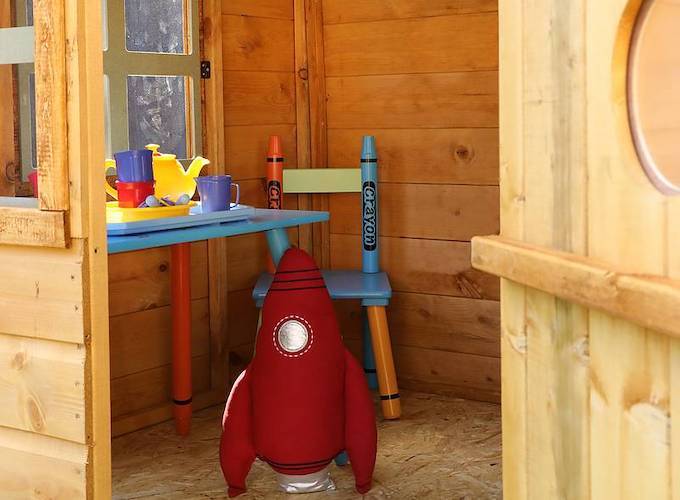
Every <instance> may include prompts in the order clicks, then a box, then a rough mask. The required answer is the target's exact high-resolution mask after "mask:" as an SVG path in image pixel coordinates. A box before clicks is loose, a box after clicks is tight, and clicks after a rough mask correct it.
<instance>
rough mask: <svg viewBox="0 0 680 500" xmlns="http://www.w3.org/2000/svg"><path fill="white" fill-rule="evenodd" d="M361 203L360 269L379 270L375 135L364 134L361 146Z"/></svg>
mask: <svg viewBox="0 0 680 500" xmlns="http://www.w3.org/2000/svg"><path fill="white" fill-rule="evenodd" d="M361 185H362V190H361V205H362V214H363V224H362V229H361V236H362V249H361V260H362V270H363V272H365V273H378V272H380V263H379V256H378V155H377V153H376V149H375V137H373V136H372V135H367V136H364V143H363V147H362V148H361Z"/></svg>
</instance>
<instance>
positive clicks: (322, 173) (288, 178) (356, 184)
mask: <svg viewBox="0 0 680 500" xmlns="http://www.w3.org/2000/svg"><path fill="white" fill-rule="evenodd" d="M283 191H284V192H285V193H360V192H361V169H360V168H299V169H287V170H284V171H283Z"/></svg>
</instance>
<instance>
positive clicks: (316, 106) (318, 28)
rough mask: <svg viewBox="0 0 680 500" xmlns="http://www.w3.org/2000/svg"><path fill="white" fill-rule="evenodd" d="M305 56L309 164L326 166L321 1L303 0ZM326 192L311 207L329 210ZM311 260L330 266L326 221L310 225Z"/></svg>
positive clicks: (326, 137)
mask: <svg viewBox="0 0 680 500" xmlns="http://www.w3.org/2000/svg"><path fill="white" fill-rule="evenodd" d="M305 10H306V23H307V46H308V51H307V57H308V63H309V65H308V68H309V72H308V75H309V76H308V78H309V84H308V85H309V96H310V97H309V107H310V108H309V109H310V120H309V124H310V132H311V134H310V139H311V159H310V161H311V167H312V168H326V167H328V160H329V158H328V131H327V128H328V123H327V113H326V71H325V59H324V46H323V2H322V1H321V0H306V2H305ZM328 207H329V203H328V195H323V194H322V195H315V196H314V197H313V200H312V208H313V209H314V210H328ZM312 231H313V233H312V234H313V241H314V243H313V248H314V259H315V260H316V262H317V264H318V265H319V266H320V267H329V266H330V260H331V259H330V227H329V225H328V222H323V223H321V224H314V226H313V229H312Z"/></svg>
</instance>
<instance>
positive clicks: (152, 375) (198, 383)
mask: <svg viewBox="0 0 680 500" xmlns="http://www.w3.org/2000/svg"><path fill="white" fill-rule="evenodd" d="M191 365H192V373H191V375H192V377H191V378H192V384H193V387H192V389H193V392H194V393H197V394H198V393H201V392H205V391H207V390H208V389H209V388H210V356H209V355H202V356H195V357H193V358H192V360H191ZM171 401H172V366H171V365H169V364H168V365H164V366H160V367H158V368H154V369H151V370H147V371H145V372H140V373H134V374H132V375H128V376H126V377H121V378H117V379H115V380H112V381H111V416H112V418H114V419H117V418H119V417H122V416H124V415H127V414H133V413H137V412H139V411H140V410H146V409H150V408H153V407H155V406H158V405H161V404H163V403H169V402H171Z"/></svg>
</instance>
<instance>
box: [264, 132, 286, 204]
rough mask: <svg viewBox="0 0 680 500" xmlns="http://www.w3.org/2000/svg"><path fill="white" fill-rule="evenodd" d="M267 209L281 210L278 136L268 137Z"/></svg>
mask: <svg viewBox="0 0 680 500" xmlns="http://www.w3.org/2000/svg"><path fill="white" fill-rule="evenodd" d="M267 208H273V209H277V210H280V209H282V208H283V149H282V148H281V138H280V137H279V136H278V135H272V136H271V137H269V151H268V152H267Z"/></svg>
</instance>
